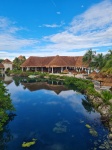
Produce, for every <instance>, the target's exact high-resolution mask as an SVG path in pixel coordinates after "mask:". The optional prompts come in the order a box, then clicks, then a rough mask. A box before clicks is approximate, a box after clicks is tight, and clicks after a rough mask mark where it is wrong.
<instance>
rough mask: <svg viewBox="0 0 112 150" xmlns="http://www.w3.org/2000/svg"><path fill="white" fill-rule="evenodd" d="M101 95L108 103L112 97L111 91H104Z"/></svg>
mask: <svg viewBox="0 0 112 150" xmlns="http://www.w3.org/2000/svg"><path fill="white" fill-rule="evenodd" d="M101 97H102V98H103V101H104V102H106V103H108V102H109V100H110V99H112V93H111V92H110V91H107V90H105V91H102V92H101Z"/></svg>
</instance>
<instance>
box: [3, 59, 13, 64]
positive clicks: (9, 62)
mask: <svg viewBox="0 0 112 150" xmlns="http://www.w3.org/2000/svg"><path fill="white" fill-rule="evenodd" d="M2 63H3V64H5V63H6V64H12V62H11V61H10V60H9V59H5V60H4V61H3V62H2Z"/></svg>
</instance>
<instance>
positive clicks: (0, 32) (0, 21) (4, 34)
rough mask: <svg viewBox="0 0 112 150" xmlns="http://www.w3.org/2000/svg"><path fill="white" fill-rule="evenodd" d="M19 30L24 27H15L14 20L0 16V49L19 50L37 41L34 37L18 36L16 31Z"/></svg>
mask: <svg viewBox="0 0 112 150" xmlns="http://www.w3.org/2000/svg"><path fill="white" fill-rule="evenodd" d="M20 30H26V29H24V28H22V27H20V28H19V27H16V25H15V22H11V21H10V20H9V19H8V18H5V17H0V50H19V49H21V48H24V47H28V46H32V45H34V44H35V43H37V42H38V41H37V40H36V39H35V40H34V39H27V38H20V37H19V38H18V36H17V32H18V31H20Z"/></svg>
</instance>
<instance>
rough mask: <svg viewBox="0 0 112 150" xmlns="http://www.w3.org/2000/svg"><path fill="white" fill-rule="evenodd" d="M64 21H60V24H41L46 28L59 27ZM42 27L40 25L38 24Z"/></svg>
mask: <svg viewBox="0 0 112 150" xmlns="http://www.w3.org/2000/svg"><path fill="white" fill-rule="evenodd" d="M64 24H65V23H64V22H63V21H62V22H61V23H60V24H43V27H47V28H59V27H61V26H63V25H64ZM39 27H42V26H39Z"/></svg>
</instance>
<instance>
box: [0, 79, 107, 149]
mask: <svg viewBox="0 0 112 150" xmlns="http://www.w3.org/2000/svg"><path fill="white" fill-rule="evenodd" d="M14 81H15V80H14ZM16 82H18V83H19V85H18V84H17V85H18V86H17V85H16V84H15V83H14V82H13V83H11V84H10V85H8V86H7V88H8V89H9V91H10V93H11V98H12V100H13V104H14V106H15V107H16V114H17V117H15V119H14V120H13V121H12V122H10V124H9V129H10V132H11V135H13V138H12V139H10V140H11V141H9V142H8V144H7V143H6V145H7V150H12V149H14V150H22V149H23V148H22V143H23V142H24V141H25V142H29V141H32V139H33V138H35V139H37V142H36V144H35V145H33V146H32V147H30V148H28V149H30V150H37V149H39V150H74V149H76V150H95V149H97V150H100V148H99V146H102V143H104V142H105V141H106V142H107V140H108V138H107V134H108V130H107V128H105V127H104V126H103V124H102V122H101V120H100V118H101V116H100V114H99V113H98V112H96V111H95V110H94V108H93V107H92V105H91V104H90V103H89V102H88V101H87V99H86V97H85V95H82V94H80V93H78V92H76V91H74V90H69V89H67V88H66V87H64V86H63V85H62V84H61V83H60V85H59V83H56V82H54V83H55V84H54V85H53V84H52V82H48V81H47V80H46V81H45V80H44V82H39V81H35V82H34V81H32V82H31V80H30V82H29V81H28V80H26V79H25V78H24V79H23V78H21V79H17V80H16ZM49 83H50V84H49ZM24 88H25V90H24ZM87 124H88V125H89V126H90V127H91V130H90V129H88V128H87V127H86V126H87ZM90 132H91V133H90ZM94 133H95V134H96V133H97V135H98V136H94V135H95V134H94ZM2 144H3V140H2ZM3 145H4V144H3ZM0 148H1V147H0ZM108 150H110V147H109V148H108Z"/></svg>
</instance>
